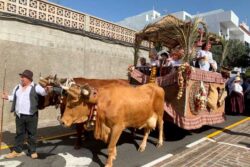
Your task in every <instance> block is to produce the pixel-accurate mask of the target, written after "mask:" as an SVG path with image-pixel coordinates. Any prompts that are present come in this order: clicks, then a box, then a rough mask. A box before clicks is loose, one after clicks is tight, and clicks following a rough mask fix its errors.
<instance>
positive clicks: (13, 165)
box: [0, 152, 25, 167]
mask: <svg viewBox="0 0 250 167" xmlns="http://www.w3.org/2000/svg"><path fill="white" fill-rule="evenodd" d="M22 154H23V155H25V153H24V152H22ZM6 155H7V154H4V155H1V156H0V160H3V159H5V158H4V157H5V156H6ZM21 163H22V162H21V161H17V160H11V161H9V160H8V161H1V162H0V166H1V167H5V166H6V167H17V166H19V165H20V164H21Z"/></svg>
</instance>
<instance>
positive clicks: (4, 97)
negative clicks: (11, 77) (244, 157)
mask: <svg viewBox="0 0 250 167" xmlns="http://www.w3.org/2000/svg"><path fill="white" fill-rule="evenodd" d="M2 99H4V100H9V97H8V93H6V92H4V93H3V94H2Z"/></svg>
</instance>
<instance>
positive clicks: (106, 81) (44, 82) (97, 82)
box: [40, 75, 129, 149]
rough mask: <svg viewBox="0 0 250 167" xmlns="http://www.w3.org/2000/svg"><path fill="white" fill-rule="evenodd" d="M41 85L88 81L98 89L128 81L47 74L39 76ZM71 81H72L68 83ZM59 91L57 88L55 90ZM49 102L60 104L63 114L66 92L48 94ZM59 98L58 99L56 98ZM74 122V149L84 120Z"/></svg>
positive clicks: (125, 84)
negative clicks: (64, 77)
mask: <svg viewBox="0 0 250 167" xmlns="http://www.w3.org/2000/svg"><path fill="white" fill-rule="evenodd" d="M40 82H41V85H44V86H47V85H51V86H53V87H54V88H57V89H59V88H60V87H61V86H62V85H63V86H65V85H66V86H69V85H71V84H72V83H74V84H81V85H83V84H86V83H88V84H89V85H90V86H91V87H94V88H96V89H99V88H101V87H103V86H106V85H108V84H118V85H124V86H129V82H128V80H124V79H88V78H82V77H78V78H73V79H58V78H57V77H56V75H55V76H54V77H53V76H48V77H46V78H41V79H40ZM70 82H72V83H70ZM57 92H59V90H58V91H57ZM48 99H49V101H50V102H48V100H46V101H47V103H49V104H50V105H52V104H53V105H59V104H60V112H61V115H63V113H64V110H65V106H66V103H67V101H66V99H67V94H60V96H59V94H58V93H56V94H55V93H54V94H50V98H48ZM58 99H60V100H58ZM74 124H75V125H76V132H77V139H76V142H75V145H74V148H75V149H80V147H81V144H82V139H81V136H82V133H83V131H84V125H85V123H84V120H82V119H79V120H76V121H75V122H74Z"/></svg>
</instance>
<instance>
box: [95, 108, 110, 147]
mask: <svg viewBox="0 0 250 167" xmlns="http://www.w3.org/2000/svg"><path fill="white" fill-rule="evenodd" d="M109 134H110V128H109V127H107V126H106V125H105V121H104V119H103V117H102V113H100V112H97V116H96V123H95V131H94V136H95V138H96V139H97V140H102V141H104V142H105V143H107V142H108V141H109Z"/></svg>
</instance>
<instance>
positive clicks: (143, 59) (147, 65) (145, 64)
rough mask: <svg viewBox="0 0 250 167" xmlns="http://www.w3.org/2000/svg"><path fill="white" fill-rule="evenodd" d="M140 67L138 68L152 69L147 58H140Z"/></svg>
mask: <svg viewBox="0 0 250 167" xmlns="http://www.w3.org/2000/svg"><path fill="white" fill-rule="evenodd" d="M139 60H140V65H139V66H138V67H150V64H149V63H147V61H146V58H145V57H140V59H139Z"/></svg>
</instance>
